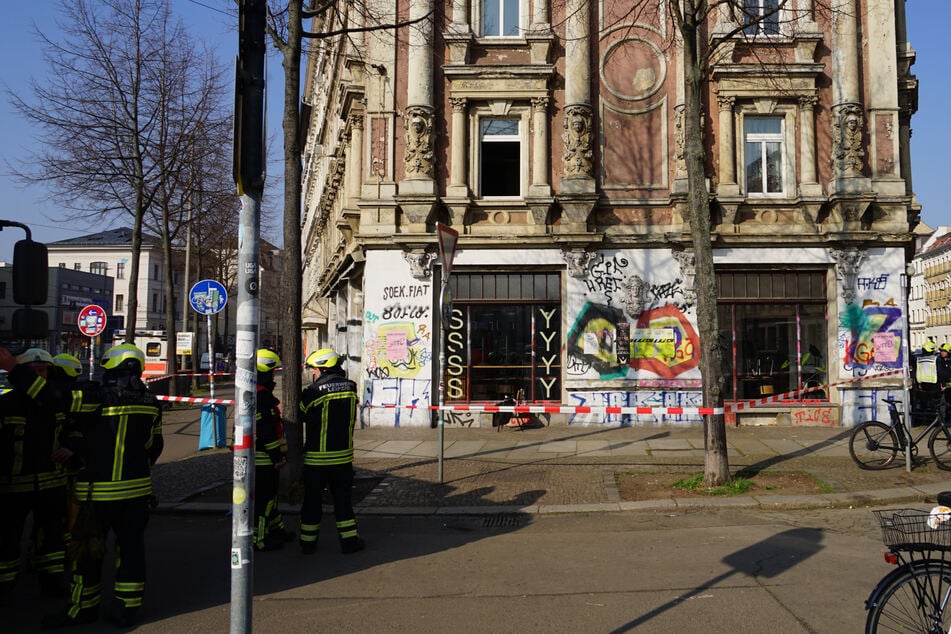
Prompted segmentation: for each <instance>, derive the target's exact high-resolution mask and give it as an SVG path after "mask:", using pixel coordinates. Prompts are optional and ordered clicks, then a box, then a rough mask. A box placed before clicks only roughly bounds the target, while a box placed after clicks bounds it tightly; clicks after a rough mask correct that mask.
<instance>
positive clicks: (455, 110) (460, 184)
mask: <svg viewBox="0 0 951 634" xmlns="http://www.w3.org/2000/svg"><path fill="white" fill-rule="evenodd" d="M449 106H450V107H451V108H452V138H450V139H449V146H450V159H449V160H450V171H449V187H450V188H451V189H457V188H462V190H463V191H462V192H461V195H463V196H465V195H466V193H467V191H468V190H467V187H466V180H467V179H466V147H467V143H466V100H465V99H464V98H459V97H450V98H449ZM447 193H448V192H447ZM450 195H452V194H450Z"/></svg>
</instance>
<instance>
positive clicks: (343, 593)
mask: <svg viewBox="0 0 951 634" xmlns="http://www.w3.org/2000/svg"><path fill="white" fill-rule="evenodd" d="M331 520H332V518H328V517H325V521H324V525H323V534H324V540H323V541H322V542H321V543H320V546H319V549H318V553H317V554H316V555H315V556H312V557H304V556H302V555H300V554H299V552H298V550H297V548H296V546H295V545H293V544H291V545H289V546H288V547H286V548H285V549H284V550H282V551H277V552H269V553H260V554H257V555H256V556H255V559H254V564H253V565H254V595H255V596H254V602H253V627H254V629H255V630H257V631H280V632H314V631H339V632H410V631H412V632H440V631H453V632H520V633H524V632H580V631H584V632H627V631H644V632H661V633H664V632H684V631H696V630H698V629H700V630H702V631H705V632H730V633H742V632H750V633H754V632H755V633H760V632H766V631H769V632H772V633H784V632H830V633H832V632H834V633H839V632H858V631H862V628H863V625H864V620H865V611H864V607H863V604H864V600H865V598H866V597H867V595H868V593H869V592H870V591H871V589H872V587H873V586H874V585H875V583H876V581H877V580H878V578H880V577H882V576H883V575H885V574H886V573H887V572H888V571H889V567H888V566H887V565H886V564H885V563H884V562H883V561H882V556H881V553H882V551H883V548H882V546H881V542H880V541H879V535H878V530H877V528H876V526H875V524H874V521H873V519H872V517H871V515H870V513H869V512H868V510H864V509H856V510H850V509H841V510H816V511H788V512H772V511H770V512H766V511H756V510H728V509H725V510H718V511H695V512H688V513H612V514H580V513H576V514H570V515H550V516H531V517H529V516H514V515H499V516H485V517H476V516H470V517H463V516H442V517H433V516H429V517H412V516H410V517H395V516H385V515H384V516H364V517H361V518H360V519H359V521H360V525H359V528H360V533H361V535H363V536H364V537H365V538H366V540H367V542H368V548H367V550H365V551H363V552H361V553H358V554H355V555H350V556H344V555H341V554H340V553H339V552H338V551H337V549H336V544H334V543H333V540H330V539H327V538H328V537H330V536H332V535H333V524H332V521H331ZM149 541H150V547H149V559H150V561H149V581H148V584H147V587H146V599H145V601H146V605H145V608H144V609H143V613H142V623H141V624H140V626H139V627H138V628H137V630H136V631H141V632H162V633H167V632H196V631H201V632H227V631H229V629H230V607H229V600H230V594H231V592H230V575H231V572H230V568H229V556H228V553H229V549H230V545H231V522H230V518H228V517H225V516H223V515H182V514H177V515H176V514H159V515H156V516H154V517H153V519H152V523H151V524H150V526H149ZM33 581H34V580H33V579H32V578H31V576H30V575H24V576H23V577H22V578H21V579H20V583H19V584H18V587H17V592H18V596H19V601H18V602H17V603H16V607H15V608H13V609H6V613H4V614H3V618H2V620H0V623H3V627H2V629H3V631H5V632H34V631H39V621H40V617H41V614H42V613H43V612H44V611H50V610H52V609H53V608H54V607H55V603H54V602H52V601H51V600H46V599H44V600H40V599H37V598H36V597H35V592H34V583H33ZM105 587H107V588H108V587H109V586H108V584H107V585H106V586H105ZM105 592H106V593H107V594H108V590H106V591H105ZM106 627H108V626H105V625H104V624H101V623H100V624H97V625H95V626H86V627H81V628H75V629H73V630H71V631H76V632H99V631H103V629H104V628H106ZM8 628H9V629H8ZM109 629H112V628H109Z"/></svg>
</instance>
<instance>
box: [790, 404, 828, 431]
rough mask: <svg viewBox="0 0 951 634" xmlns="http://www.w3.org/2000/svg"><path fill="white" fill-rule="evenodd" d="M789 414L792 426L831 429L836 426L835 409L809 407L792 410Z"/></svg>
mask: <svg viewBox="0 0 951 634" xmlns="http://www.w3.org/2000/svg"><path fill="white" fill-rule="evenodd" d="M790 413H791V414H792V424H793V425H825V426H828V427H831V426H833V425H835V424H837V421H836V419H835V408H832V407H810V408H806V409H797V410H793V411H792V412H790Z"/></svg>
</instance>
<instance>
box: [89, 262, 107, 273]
mask: <svg viewBox="0 0 951 634" xmlns="http://www.w3.org/2000/svg"><path fill="white" fill-rule="evenodd" d="M108 271H109V265H108V264H106V263H105V262H90V263H89V272H90V273H92V274H93V275H106V274H107V273H108Z"/></svg>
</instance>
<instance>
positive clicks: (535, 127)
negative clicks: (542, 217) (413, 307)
mask: <svg viewBox="0 0 951 634" xmlns="http://www.w3.org/2000/svg"><path fill="white" fill-rule="evenodd" d="M548 101H549V100H548V97H533V98H532V189H533V190H536V189H538V188H544V189H545V190H549V187H548ZM533 193H535V192H533ZM539 193H542V192H539ZM548 193H550V191H546V192H544V193H543V195H547V194H548Z"/></svg>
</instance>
